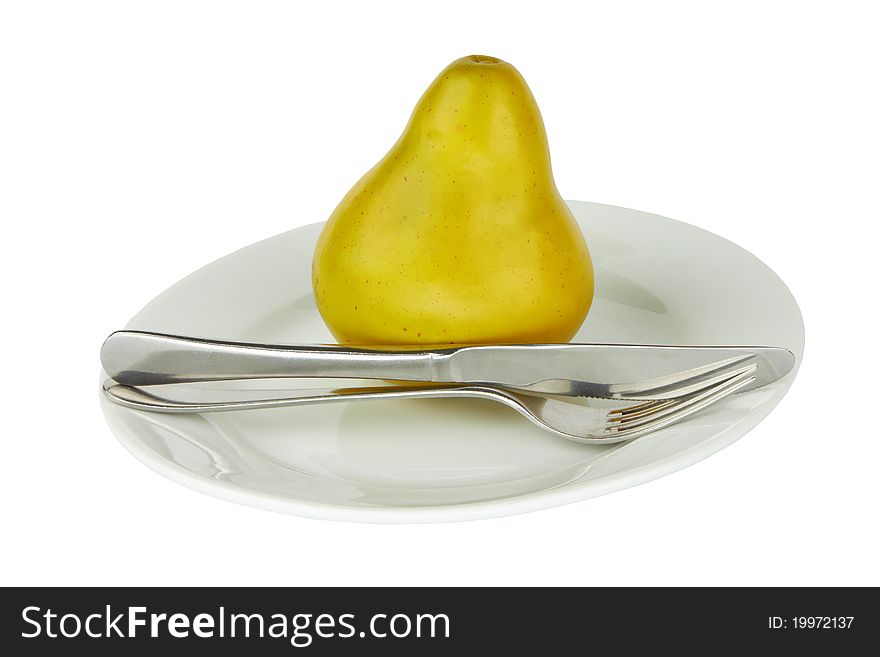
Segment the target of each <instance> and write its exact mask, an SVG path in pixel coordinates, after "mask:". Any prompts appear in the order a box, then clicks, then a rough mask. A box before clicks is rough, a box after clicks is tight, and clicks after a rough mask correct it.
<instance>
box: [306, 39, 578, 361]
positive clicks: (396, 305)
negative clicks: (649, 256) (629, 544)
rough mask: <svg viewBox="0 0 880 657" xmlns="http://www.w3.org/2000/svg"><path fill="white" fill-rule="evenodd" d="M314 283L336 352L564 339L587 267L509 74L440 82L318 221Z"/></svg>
mask: <svg viewBox="0 0 880 657" xmlns="http://www.w3.org/2000/svg"><path fill="white" fill-rule="evenodd" d="M312 286H313V290H314V293H315V300H316V303H317V306H318V309H319V311H320V313H321V316H322V317H323V319H324V321H325V323H326V324H327V326H328V328H329V329H330V331H331V332H332V334H333V336H334V337H335V338H336V339H337V340H338V341H339V342H340V343H346V344H359V345H404V344H424V345H440V344H446V345H448V344H484V343H524V342H551V343H552V342H566V341H568V340H570V339H571V337H572V336H573V335H574V334H575V333H576V332H577V330H578V328H579V327H580V326H581V323H582V322H583V321H584V318H585V317H586V315H587V312H588V311H589V308H590V304H591V302H592V298H593V267H592V263H591V260H590V254H589V251H588V249H587V245H586V242H585V241H584V237H583V235H582V234H581V231H580V228H579V227H578V225H577V223H576V221H575V219H574V217H573V216H572V214H571V211H570V210H569V209H568V207H567V206H566V204H565V202H564V201H563V200H562V197H561V196H560V195H559V192H558V191H557V189H556V184H555V182H554V180H553V173H552V170H551V167H550V152H549V147H548V144H547V135H546V132H545V130H544V123H543V121H542V119H541V114H540V112H539V111H538V106H537V104H536V103H535V99H534V97H533V96H532V93H531V91H530V90H529V88H528V86H527V85H526V82H525V80H524V79H523V77H522V76H521V75H520V73H519V71H517V70H516V69H515V68H514V67H513V66H511V65H510V64H508V63H506V62H503V61H501V60H499V59H495V58H493V57H486V56H470V57H464V58H462V59H459V60H456V61H454V62H453V63H452V64H450V65H449V66H448V67H447V68H446V69H445V70H444V71H443V72H442V73H440V75H439V76H438V77H437V79H436V80H434V82H433V83H432V84H431V86H430V87H429V88H428V89H427V91H426V92H425V93H424V95H423V96H422V98H421V100H419V103H418V105H416V108H415V110H414V111H413V113H412V116H411V117H410V120H409V123H408V124H407V126H406V129H405V130H404V132H403V134H402V135H401V137H400V138H399V139H398V141H397V142H396V143H395V144H394V146H393V147H392V148H391V150H390V151H389V152H388V154H387V155H385V157H384V158H382V160H380V161H379V162H378V164H376V165H375V166H374V167H373V168H372V169H371V170H370V171H368V172H367V173H366V174H365V175H364V176H363V177H362V178H361V179H360V180H359V181H358V182H357V184H355V186H354V187H353V188H352V189H351V190H350V191H349V192H348V194H346V196H345V198H343V199H342V201H341V202H340V203H339V205H338V206H337V208H336V209H335V210H334V212H333V214H332V215H331V216H330V218H329V220H328V221H327V223H326V224H325V226H324V229H323V231H322V232H321V235H320V238H319V239H318V243H317V245H316V248H315V254H314V259H313V262H312Z"/></svg>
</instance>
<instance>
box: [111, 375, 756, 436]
mask: <svg viewBox="0 0 880 657" xmlns="http://www.w3.org/2000/svg"><path fill="white" fill-rule="evenodd" d="M756 370H757V365H756V364H755V363H751V364H749V365H746V366H743V367H740V368H738V369H736V370H733V371H731V372H726V373H725V374H719V375H717V376H716V377H714V378H712V379H711V380H709V381H705V382H704V385H703V387H702V388H700V389H698V390H696V391H694V392H691V393H689V394H687V395H684V396H681V397H677V398H675V399H657V400H650V401H644V400H641V401H635V402H626V403H624V402H619V401H616V400H615V401H613V402H609V403H612V404H613V406H611V407H609V408H600V407H595V406H587V405H583V404H581V403H577V402H575V401H571V399H570V398H568V399H565V400H563V399H559V398H556V397H550V396H545V395H536V394H532V393H522V392H515V391H513V390H507V389H504V388H496V387H492V386H476V385H466V386H421V387H418V386H388V387H374V388H351V389H344V388H343V389H334V390H317V389H315V390H298V391H279V392H281V393H283V396H270V395H269V393H268V392H267V391H258V390H234V391H233V390H222V391H216V390H214V391H206V390H204V389H199V388H194V387H192V386H190V385H183V386H179V387H178V389H175V390H173V391H171V392H168V391H165V390H163V391H162V393H161V394H160V393H157V392H154V388H151V389H150V390H145V389H144V388H139V387H135V386H129V385H123V384H120V383H117V382H116V381H114V380H112V379H107V380H106V381H105V382H104V393H105V394H106V395H107V397H108V398H109V399H110V400H112V401H113V402H115V403H117V404H120V405H122V406H127V407H129V408H135V409H138V410H145V411H159V412H164V413H205V412H215V411H231V410H247V409H257V408H275V407H282V406H296V405H300V404H316V403H328V402H348V401H364V400H372V399H425V398H438V397H476V398H480V399H489V400H491V401H494V402H499V403H502V404H505V405H506V406H509V407H511V408H513V409H514V410H516V411H518V412H519V413H520V414H521V415H523V416H524V417H525V418H526V419H528V420H530V421H531V422H533V423H534V424H536V425H537V426H539V427H541V428H542V429H545V430H547V431H550V432H552V433H554V434H556V435H559V436H562V437H563V438H567V439H569V440H573V441H576V442H580V443H588V444H609V443H616V442H621V441H624V440H631V439H633V438H637V437H639V436H643V435H645V434H647V433H649V432H652V431H656V430H658V429H661V428H663V427H666V426H669V425H670V424H672V423H674V422H680V421H681V420H683V419H685V418H687V417H689V416H690V415H692V414H694V413H696V412H698V411H700V410H702V409H704V408H706V407H707V406H710V405H712V404H715V403H716V402H718V401H720V400H722V399H724V398H725V397H727V396H728V395H731V394H733V393H735V392H737V391H738V390H741V389H742V388H745V387H746V386H748V385H750V384H752V383H753V382H754V381H755V378H756ZM606 401H607V400H606Z"/></svg>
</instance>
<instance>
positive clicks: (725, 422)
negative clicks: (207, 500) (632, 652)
mask: <svg viewBox="0 0 880 657" xmlns="http://www.w3.org/2000/svg"><path fill="white" fill-rule="evenodd" d="M569 205H570V206H571V208H572V210H573V211H574V213H575V215H576V217H577V219H578V222H579V223H580V225H581V227H582V228H583V231H584V234H585V235H586V238H587V242H588V244H589V246H590V251H591V253H592V255H593V261H594V265H595V270H596V297H595V300H594V302H593V307H592V309H591V311H590V314H589V317H588V318H587V321H586V322H585V324H584V326H583V328H582V329H581V331H580V332H579V333H578V335H577V336H576V337H575V338H574V340H573V341H575V342H635V343H658V344H660V343H667V344H705V345H718V344H754V345H779V346H784V347H787V348H788V349H790V350H792V351H793V352H794V353H795V354H796V356H797V361H798V365H799V364H800V359H801V354H802V352H803V340H804V333H803V323H802V320H801V315H800V311H799V310H798V306H797V303H796V302H795V300H794V298H793V297H792V296H791V294H790V292H789V291H788V289H787V288H786V287H785V285H784V284H783V282H782V281H781V280H780V279H779V278H778V277H777V276H776V275H775V274H774V273H773V272H772V271H771V270H770V269H769V268H768V267H767V266H766V265H764V264H763V263H762V262H761V261H759V260H758V259H757V258H755V257H754V256H753V255H751V254H750V253H749V252H747V251H745V250H744V249H742V248H740V247H738V246H737V245H735V244H733V243H731V242H729V241H727V240H725V239H723V238H721V237H718V236H717V235H713V234H711V233H708V232H706V231H704V230H701V229H699V228H695V227H694V226H690V225H688V224H685V223H681V222H678V221H673V220H671V219H666V218H663V217H659V216H657V215H653V214H647V213H644V212H637V211H634V210H627V209H623V208H617V207H611V206H606V205H598V204H594V203H582V202H570V203H569ZM320 229H321V225H320V224H312V225H309V226H304V227H302V228H298V229H296V230H292V231H289V232H287V233H284V234H282V235H278V236H277V237H272V238H270V239H267V240H264V241H262V242H259V243H257V244H254V245H252V246H248V247H246V248H244V249H241V250H240V251H237V252H235V253H233V254H231V255H229V256H226V257H225V258H222V259H220V260H218V261H216V262H214V263H211V264H210V265H208V266H206V267H204V268H202V269H200V270H199V271H197V272H195V273H193V274H191V275H190V276H188V277H186V278H185V279H183V280H182V281H180V282H179V283H177V284H176V285H174V286H173V287H172V288H170V289H169V290H167V291H166V292H164V293H162V294H161V295H160V296H159V297H157V298H156V299H154V300H153V301H152V302H150V304H149V305H147V306H146V307H145V308H144V309H143V310H142V311H141V312H140V313H139V314H138V315H137V316H136V317H135V318H134V319H132V320H131V322H130V323H129V325H128V328H132V329H141V330H153V331H162V332H166V333H180V334H186V335H195V336H203V337H211V338H221V339H232V340H243V341H257V342H300V343H303V342H305V343H332V342H333V340H332V338H331V336H330V334H329V332H328V331H327V329H326V327H325V326H324V324H323V322H322V321H321V318H320V316H319V314H318V312H317V309H316V308H315V303H314V299H313V298H312V292H311V283H310V275H309V270H310V265H311V257H312V249H313V246H314V244H315V240H316V239H317V236H318V233H319V231H320ZM796 371H797V370H796V368H795V370H794V371H793V372H791V373H790V374H789V375H788V376H787V377H785V378H784V379H782V380H780V381H778V382H776V383H774V384H773V385H770V386H766V387H764V388H761V389H758V390H754V391H751V392H747V393H742V394H738V395H735V396H733V397H731V398H728V399H726V400H724V401H723V402H722V403H721V404H719V405H717V406H715V407H712V408H710V409H708V410H707V411H704V412H702V413H699V414H697V415H695V416H694V417H692V418H690V419H689V420H687V421H685V422H682V423H679V424H677V425H674V426H672V427H669V428H667V429H664V430H661V431H658V432H656V433H653V434H650V435H648V436H645V437H643V438H641V439H638V440H635V441H632V442H629V443H625V444H622V445H621V444H617V445H607V446H591V445H581V444H577V443H573V442H569V441H566V440H564V439H562V438H558V437H555V436H553V435H551V434H549V433H545V432H543V431H542V430H540V429H538V428H536V427H535V426H533V425H532V424H530V423H529V422H527V421H526V420H524V419H523V418H521V417H520V416H519V415H518V414H517V413H516V412H514V411H513V410H510V409H508V408H506V407H503V406H501V405H496V404H494V403H492V402H489V401H485V400H478V399H426V400H393V401H373V402H352V403H347V404H343V403H339V404H330V405H318V406H306V407H298V408H279V409H271V410H252V411H243V412H231V413H208V414H204V415H166V414H158V413H147V412H141V411H134V410H129V409H126V408H122V407H119V406H116V405H114V404H112V403H110V402H108V401H106V400H102V406H103V410H104V413H105V415H106V417H107V421H108V422H109V424H110V426H111V428H112V429H113V432H114V433H115V434H116V436H117V437H118V438H119V440H120V441H121V442H122V444H123V445H125V447H127V448H128V449H129V450H130V451H131V453H132V454H134V455H135V456H136V457H137V458H138V459H140V460H141V461H142V462H143V463H145V464H146V465H148V466H149V467H151V468H153V469H154V470H156V471H157V472H159V473H161V474H163V475H165V476H166V477H168V478H170V479H172V480H174V481H177V482H179V483H181V484H184V485H186V486H189V487H191V488H194V489H196V490H199V491H202V492H204V493H209V494H211V495H215V496H217V497H221V498H224V499H227V500H230V501H234V502H239V503H242V504H249V505H252V506H256V507H261V508H264V509H270V510H273V511H280V512H284V513H291V514H296V515H302V516H311V517H315V518H328V519H338V520H356V521H367V522H426V521H449V520H466V519H474V518H483V517H490V516H500V515H507V514H513V513H521V512H525V511H534V510H536V509H541V508H546V507H550V506H555V505H559V504H566V503H569V502H574V501H577V500H583V499H586V498H590V497H594V496H597V495H601V494H604V493H609V492H612V491H615V490H619V489H622V488H626V487H629V486H633V485H635V484H639V483H643V482H646V481H649V480H651V479H655V478H657V477H660V476H662V475H665V474H669V473H671V472H674V471H676V470H679V469H680V468H683V467H685V466H688V465H691V464H693V463H696V462H697V461H699V460H701V459H703V458H705V457H707V456H709V455H710V454H713V453H715V452H717V451H719V450H720V449H722V448H723V447H726V446H727V445H730V444H731V443H732V442H734V441H735V440H736V439H738V438H740V437H741V436H742V435H743V434H745V433H746V432H747V431H748V430H749V429H751V428H752V427H754V426H755V425H756V424H757V423H758V422H760V421H761V419H762V418H764V417H765V416H766V415H767V414H768V413H769V412H770V411H771V409H772V408H773V407H774V406H775V405H776V404H777V403H778V402H779V400H780V399H781V398H782V396H783V395H784V394H785V392H786V390H787V389H788V387H789V386H790V385H791V381H792V379H793V378H794V376H795V373H796ZM308 383H311V384H312V385H322V384H320V383H316V382H308ZM348 383H350V384H353V385H357V383H356V382H348Z"/></svg>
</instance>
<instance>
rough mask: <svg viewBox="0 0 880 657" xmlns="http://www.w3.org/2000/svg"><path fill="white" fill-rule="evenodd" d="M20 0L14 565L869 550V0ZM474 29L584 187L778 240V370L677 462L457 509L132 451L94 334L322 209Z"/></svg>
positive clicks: (343, 578) (2, 162)
mask: <svg viewBox="0 0 880 657" xmlns="http://www.w3.org/2000/svg"><path fill="white" fill-rule="evenodd" d="M422 5H424V7H425V8H420V7H421V6H422ZM0 6H2V8H0V218H2V224H0V227H2V241H0V245H2V257H0V267H2V280H3V288H2V290H3V296H2V306H3V307H4V309H5V311H6V312H5V319H4V320H3V324H2V339H3V340H2V345H3V352H2V364H3V368H2V376H0V386H2V394H3V419H2V422H0V440H2V451H0V454H2V458H3V467H2V475H0V486H2V498H0V499H2V502H0V503H2V508H3V529H2V533H3V534H4V539H3V541H2V547H0V550H2V558H0V577H2V582H0V583H2V584H20V585H37V584H124V585H135V584H142V585H160V584H186V585H190V584H192V585H195V584H203V585H207V584H214V585H226V584H229V585H245V584H253V585H337V584H388V585H392V584H404V585H429V584H440V585H451V584H475V585H512V584H527V585H558V584H579V585H599V584H603V585H635V584H674V585H678V584H682V585H685V584H698V585H700V584H730V585H744V584H763V585H783V584H791V585H808V584H818V585H830V584H840V585H863V584H872V585H878V584H880V576H878V575H880V569H878V557H877V555H878V548H880V544H878V540H877V508H878V484H877V478H878V474H877V473H878V469H880V431H877V428H876V427H877V420H876V419H872V415H871V414H872V413H873V412H874V411H875V407H876V403H874V398H873V395H874V393H875V387H876V386H875V383H876V375H875V374H874V373H873V372H872V368H876V367H877V366H878V365H880V363H878V359H877V357H876V348H877V345H876V338H877V323H876V322H875V321H874V314H875V313H874V308H875V306H876V304H877V283H878V277H877V258H878V246H880V244H878V240H877V224H878V222H880V212H878V207H880V203H878V183H880V166H878V162H880V138H878V117H880V103H878V91H877V90H878V78H877V75H878V73H877V71H878V67H877V65H878V62H880V47H878V38H877V33H878V20H877V17H876V15H874V13H873V11H871V7H872V3H868V2H865V3H855V2H840V1H836V2H827V3H813V2H790V3H788V2H736V3H724V4H722V3H703V2H692V3H685V2H664V3H648V2H645V3H635V2H615V3H587V2H579V3H575V2H551V1H548V0H542V1H541V2H528V3H519V2H512V1H511V0H507V1H506V2H474V1H472V0H471V1H467V2H459V1H458V0H445V1H444V2H443V3H391V2H376V1H373V2H364V3H354V2H351V3H341V2H337V3H333V2H314V3H299V2H238V3H230V2H216V1H215V2H186V1H174V2H155V1H154V2H137V3H135V2H76V3H73V2H57V3H51V2H6V3H3V4H2V5H0ZM576 8H577V9H576ZM471 53H482V54H491V55H496V56H499V57H501V58H503V59H506V60H508V61H510V62H511V63H513V64H514V65H515V66H517V67H518V68H519V69H520V71H521V72H522V73H523V75H524V76H525V78H526V80H528V82H529V84H530V86H531V87H532V90H533V92H534V94H535V96H536V98H537V100H538V103H539V105H540V107H541V110H542V112H543V116H544V121H545V123H546V125H547V130H548V133H549V137H550V145H551V151H552V154H553V162H554V171H555V176H556V181H557V184H558V186H559V189H560V191H561V192H562V194H563V196H564V197H565V198H570V199H581V200H589V201H598V202H603V203H609V204H614V205H621V206H625V207H631V208H636V209H640V210H647V211H651V212H655V213H658V214H662V215H666V216H669V217H673V218H676V219H680V220H684V221H687V222H689V223H693V224H695V225H698V226H700V227H702V228H705V229H708V230H710V231H713V232H716V233H718V234H720V235H723V236H725V237H727V238H729V239H732V240H733V241H735V242H737V243H739V244H740V245H742V246H744V247H745V248H747V249H749V250H751V251H752V252H753V253H755V254H756V255H757V256H758V257H759V258H761V259H763V260H764V261H765V262H766V263H767V264H769V265H770V266H771V267H772V268H773V269H775V271H776V272H777V273H778V274H779V275H780V276H781V277H782V278H783V280H785V281H786V283H787V284H788V285H789V287H790V288H791V290H792V292H793V293H794V295H795V297H796V298H797V299H798V301H799V303H800V305H801V309H802V311H803V315H804V321H805V325H806V334H807V344H806V353H805V359H804V363H803V366H802V368H801V370H800V374H799V375H798V379H797V380H796V382H795V384H794V386H793V387H792V389H791V391H790V393H789V395H788V396H787V397H786V398H785V399H784V400H783V402H782V403H781V404H780V405H779V406H778V408H777V409H776V410H775V411H774V412H773V413H772V414H771V415H770V416H769V417H768V418H767V420H766V421H764V422H763V423H762V424H761V425H760V426H759V427H757V428H756V429H755V430H754V431H752V432H751V433H749V434H748V435H747V436H745V437H744V438H743V439H742V440H740V441H739V442H737V443H735V444H734V445H733V446H732V447H730V448H728V449H725V450H724V451H722V452H720V453H718V454H716V455H714V456H712V457H711V458H709V459H708V460H706V461H703V462H701V463H699V464H697V465H695V466H693V467H691V468H688V469H687V470H684V471H682V472H679V473H676V474H674V475H671V476H668V477H666V478H663V479H661V480H658V481H655V482H653V483H650V484H646V485H643V486H640V487H637V488H633V489H629V490H626V491H623V492H618V493H614V494H612V495H608V496H605V497H602V498H598V499H593V500H588V501H585V502H582V503H579V504H573V505H569V506H566V507H562V508H556V509H552V510H548V511H542V512H538V513H532V514H528V515H524V516H516V517H510V518H503V519H497V520H488V521H477V522H469V523H458V524H447V525H412V526H381V525H380V526H372V525H358V524H346V523H335V522H327V521H316V520H307V519H300V518H294V517H287V516H283V515H277V514H273V513H270V512H266V511H261V510H256V509H252V508H247V507H243V506H237V505H234V504H230V503H227V502H224V501H221V500H218V499H214V498H211V497H207V496H204V495H201V494H199V493H196V492H193V491H191V490H189V489H187V488H184V487H182V486H179V485H177V484H174V483H171V482H170V481H167V480H165V479H163V478H162V477H160V476H158V475H156V474H154V473H153V472H152V471H150V470H148V469H147V468H145V467H144V466H143V465H141V464H140V463H139V462H137V461H136V460H135V459H134V458H132V457H131V456H130V455H129V454H128V453H127V452H126V451H125V450H124V449H123V448H122V447H121V446H120V445H119V444H118V443H117V442H116V440H115V438H114V437H113V436H112V434H111V432H110V430H109V429H108V427H107V426H106V424H105V423H104V420H103V417H102V415H101V412H100V410H99V406H98V391H97V385H96V382H97V378H98V369H99V364H98V349H99V347H100V344H101V341H102V340H103V338H104V337H105V336H106V335H107V334H108V333H110V332H111V331H113V330H114V329H117V328H120V327H122V326H123V325H124V324H125V323H126V322H127V320H128V319H129V318H130V317H131V316H132V315H133V314H134V313H135V312H136V311H137V310H139V309H140V308H141V306H143V305H144V304H145V303H146V302H147V301H148V300H149V299H151V298H152V297H154V296H155V295H156V294H158V293H159V292H161V291H162V290H164V289H165V288H166V287H168V286H169V285H171V284H172V283H174V282H175V281H177V280H178V279H180V278H182V277H183V276H185V275H186V274H188V273H190V272H191V271H193V270H194V269H196V268H198V267H200V266H201V265H203V264H205V263H207V262H209V261H211V260H214V259H216V258H218V257H221V256H223V255H225V254H227V253H229V252H231V251H234V250H236V249H238V248H239V247H241V246H244V245H246V244H249V243H251V242H255V241H257V240H260V239H262V238H265V237H268V236H271V235H274V234H277V233H280V232H283V231H286V230H288V229H290V228H293V227H296V226H299V225H302V224H306V223H311V222H314V221H320V220H323V219H324V218H326V216H327V215H328V214H329V213H330V211H331V210H332V209H333V207H334V206H335V205H336V203H337V202H338V201H339V199H340V198H341V197H342V195H343V194H344V193H345V192H346V191H347V190H348V188H349V187H350V186H351V184H353V182H354V181H355V180H356V179H357V178H358V177H359V176H360V175H361V174H362V173H363V172H365V171H366V170H367V169H368V168H369V167H370V166H372V164H373V163H374V162H375V161H376V160H377V159H378V158H379V157H380V156H381V155H383V154H384V152H385V151H386V150H387V148H388V147H389V146H390V145H391V143H392V142H393V141H394V140H395V139H396V138H397V136H398V134H399V133H400V131H401V130H402V128H403V126H404V124H405V122H406V119H407V118H408V115H409V112H410V110H411V109H412V107H413V105H414V104H415V102H416V100H417V99H418V97H419V95H420V94H421V92H422V91H423V90H424V88H425V87H426V86H427V85H428V84H429V83H430V81H431V80H432V79H433V77H434V76H435V75H436V74H437V73H438V72H439V71H440V70H441V69H442V68H443V67H444V66H445V65H446V64H448V63H449V62H450V61H452V60H453V59H456V58H458V57H460V56H463V55H466V54H471ZM817 611H821V610H817ZM825 611H826V612H829V613H831V612H835V610H825ZM823 613H824V612H823ZM835 613H836V612H835Z"/></svg>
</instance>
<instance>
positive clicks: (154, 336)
mask: <svg viewBox="0 0 880 657" xmlns="http://www.w3.org/2000/svg"><path fill="white" fill-rule="evenodd" d="M751 360H753V361H754V362H755V363H756V364H757V366H758V367H757V373H756V374H757V376H756V379H755V381H754V382H753V383H751V384H750V385H749V386H747V387H746V388H744V390H749V389H753V388H757V387H760V386H763V385H766V384H768V383H770V382H772V381H775V380H776V379H779V378H780V377H783V376H785V375H786V374H788V372H790V371H791V369H792V368H793V367H794V363H795V357H794V354H792V352H790V351H789V350H787V349H784V348H782V347H745V346H733V347H732V346H723V347H721V346H719V347H706V346H674V345H634V344H516V345H477V346H465V347H454V348H448V349H446V348H444V349H424V348H414V350H411V351H399V350H394V351H392V350H388V349H379V348H353V347H345V346H326V345H286V344H256V343H247V342H228V341H220V340H209V339H202V338H194V337H187V336H180V335H166V334H162V333H151V332H145V331H117V332H115V333H113V334H111V335H110V336H109V337H108V338H107V340H106V341H105V342H104V345H103V346H102V348H101V363H102V365H103V367H104V371H105V372H106V373H107V375H108V376H109V377H110V378H112V379H114V380H115V381H117V382H118V383H121V384H123V385H127V386H149V385H162V384H170V383H193V382H200V381H220V380H235V379H271V378H299V377H306V378H343V379H348V378H351V379H385V380H398V381H426V382H427V381H430V382H434V383H450V384H476V385H489V386H498V387H504V388H509V389H511V390H521V391H525V392H535V393H541V394H555V395H566V396H587V397H605V398H612V399H670V398H673V397H679V396H681V395H684V394H688V393H689V392H691V391H693V390H697V389H699V388H700V387H701V385H702V382H704V381H705V380H707V379H708V378H710V377H713V376H717V375H718V374H719V373H723V372H725V371H728V370H732V369H734V368H736V367H737V366H741V365H742V364H744V363H746V362H747V361H751Z"/></svg>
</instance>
